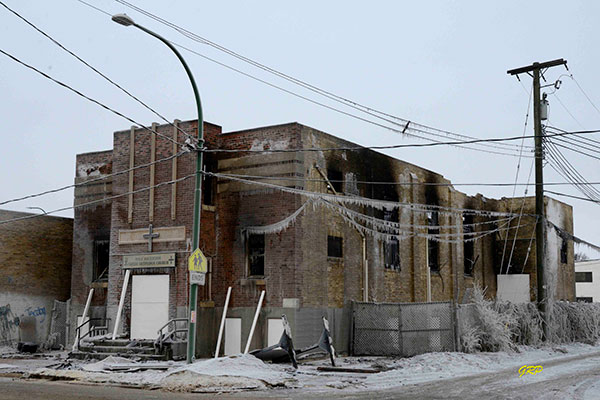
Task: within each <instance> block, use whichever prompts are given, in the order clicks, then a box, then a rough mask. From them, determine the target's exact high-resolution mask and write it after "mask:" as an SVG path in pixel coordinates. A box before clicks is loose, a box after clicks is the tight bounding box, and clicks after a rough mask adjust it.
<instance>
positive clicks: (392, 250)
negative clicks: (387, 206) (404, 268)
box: [383, 208, 400, 271]
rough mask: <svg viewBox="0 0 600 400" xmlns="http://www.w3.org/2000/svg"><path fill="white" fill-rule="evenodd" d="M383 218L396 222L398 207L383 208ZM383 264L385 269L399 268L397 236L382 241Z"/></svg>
mask: <svg viewBox="0 0 600 400" xmlns="http://www.w3.org/2000/svg"><path fill="white" fill-rule="evenodd" d="M383 219H384V220H385V221H390V222H396V223H397V222H398V221H399V219H398V209H397V208H395V209H393V210H385V211H384V214H383ZM383 264H384V266H385V268H387V269H393V270H397V271H399V270H400V241H399V240H398V238H396V237H393V238H388V239H386V240H385V241H384V242H383Z"/></svg>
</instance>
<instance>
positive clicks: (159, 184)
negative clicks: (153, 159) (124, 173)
mask: <svg viewBox="0 0 600 400" xmlns="http://www.w3.org/2000/svg"><path fill="white" fill-rule="evenodd" d="M195 176H196V174H191V175H187V176H184V177H182V178H178V179H173V180H171V181H168V182H161V183H158V184H156V185H152V186H146V187H143V188H140V189H137V190H132V191H130V192H126V193H121V194H117V195H114V196H109V197H104V198H102V199H98V200H93V201H88V202H87V203H83V204H78V205H75V206H70V207H63V208H58V209H56V210H52V211H48V212H47V213H45V214H32V215H27V216H24V217H17V218H11V219H5V220H3V221H0V225H2V224H7V223H10V222H16V221H22V220H25V219H31V218H37V217H42V216H44V215H49V214H55V213H57V212H62V211H67V210H71V209H73V210H74V209H76V208H82V207H87V206H91V205H93V204H98V203H103V202H105V201H110V200H114V199H118V198H119V197H123V196H127V195H130V194H136V193H140V192H145V191H147V190H150V189H152V188H157V187H161V186H165V185H172V184H174V183H178V182H181V181H184V180H186V179H189V178H193V177H195Z"/></svg>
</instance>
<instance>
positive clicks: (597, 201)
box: [544, 190, 600, 204]
mask: <svg viewBox="0 0 600 400" xmlns="http://www.w3.org/2000/svg"><path fill="white" fill-rule="evenodd" d="M544 192H546V193H552V194H555V195H557V196H564V197H570V198H572V199H577V200H584V201H590V202H592V203H596V204H600V200H594V199H590V198H588V197H581V196H575V195H572V194H566V193H560V192H553V191H552V190H544Z"/></svg>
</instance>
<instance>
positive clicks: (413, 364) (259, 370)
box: [31, 343, 600, 392]
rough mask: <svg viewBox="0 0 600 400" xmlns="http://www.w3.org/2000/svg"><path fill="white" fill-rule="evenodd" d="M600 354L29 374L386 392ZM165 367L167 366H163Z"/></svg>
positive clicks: (564, 349)
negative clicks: (333, 366) (333, 368)
mask: <svg viewBox="0 0 600 400" xmlns="http://www.w3.org/2000/svg"><path fill="white" fill-rule="evenodd" d="M594 353H600V347H595V346H591V345H586V344H581V343H574V344H568V345H562V346H559V347H556V348H551V347H542V348H532V347H527V346H521V347H519V352H513V353H507V352H498V353H476V354H465V353H427V354H422V355H419V356H415V357H411V358H390V357H341V358H339V359H338V365H340V366H343V367H355V368H380V369H383V370H384V371H383V372H380V373H377V374H361V373H338V372H322V371H318V370H317V368H318V367H319V366H321V365H327V364H328V360H320V361H314V362H307V363H303V364H300V366H299V369H298V371H295V370H294V369H293V368H291V366H289V365H287V364H266V363H264V362H262V361H260V360H259V359H257V358H255V357H254V356H251V355H241V354H240V355H237V356H233V357H222V358H217V359H207V360H199V361H196V362H195V363H193V364H190V365H188V364H185V363H183V362H179V363H174V362H171V363H170V364H167V366H168V367H169V369H168V370H166V371H162V370H145V371H137V372H111V371H108V370H104V369H103V365H110V362H112V363H115V362H117V363H119V364H120V365H123V364H125V365H129V364H128V363H130V364H131V365H132V367H139V366H146V367H149V366H150V367H151V366H157V365H159V364H161V363H157V362H154V364H153V363H135V362H131V361H125V360H120V359H112V360H104V361H101V362H97V363H79V364H73V366H72V367H71V369H58V370H57V369H52V368H39V369H36V370H34V371H31V376H32V377H45V378H52V379H69V380H77V381H86V382H96V383H103V384H119V385H132V386H137V387H144V388H161V389H163V390H171V391H199V392H220V391H236V390H261V389H268V388H272V387H280V388H281V387H283V388H303V390H306V391H313V392H314V391H316V392H326V391H331V390H336V391H340V390H341V391H347V392H355V391H361V390H385V389H391V388H394V387H399V386H403V385H410V384H418V383H424V382H432V381H438V380H443V379H453V378H458V377H465V376H474V375H479V374H485V373H490V372H496V371H501V370H506V369H510V368H514V369H515V376H516V377H518V375H517V371H518V369H519V368H520V367H521V366H523V365H544V363H545V362H549V361H553V360H559V359H564V358H570V357H574V356H584V355H587V354H594ZM162 365H165V363H162Z"/></svg>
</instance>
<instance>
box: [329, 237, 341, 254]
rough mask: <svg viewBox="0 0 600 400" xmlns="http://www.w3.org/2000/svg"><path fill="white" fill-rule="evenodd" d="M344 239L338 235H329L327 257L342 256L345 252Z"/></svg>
mask: <svg viewBox="0 0 600 400" xmlns="http://www.w3.org/2000/svg"><path fill="white" fill-rule="evenodd" d="M343 243H344V242H343V240H342V238H341V237H338V236H327V257H336V258H342V257H343V256H344V252H343Z"/></svg>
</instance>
